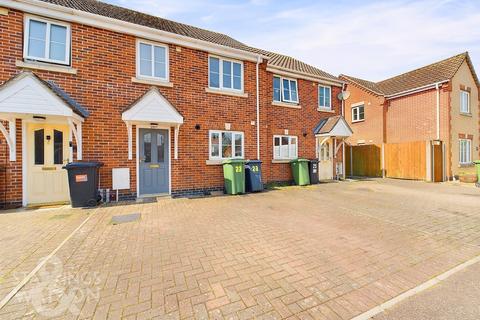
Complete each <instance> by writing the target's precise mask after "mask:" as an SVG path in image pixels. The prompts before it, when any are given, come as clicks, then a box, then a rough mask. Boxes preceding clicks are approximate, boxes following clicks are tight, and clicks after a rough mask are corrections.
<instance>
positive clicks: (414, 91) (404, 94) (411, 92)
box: [385, 79, 450, 100]
mask: <svg viewBox="0 0 480 320" xmlns="http://www.w3.org/2000/svg"><path fill="white" fill-rule="evenodd" d="M449 81H450V80H448V79H447V80H443V81H439V82H435V83H431V84H427V85H425V86H421V87H417V88H413V89H409V90H405V91H402V92H398V93H395V94H391V95H386V96H385V99H387V100H390V99H395V98H399V97H403V96H407V95H409V94H413V93H417V92H421V91H425V90H429V89H435V88H436V87H437V86H438V85H440V84H443V83H447V82H449Z"/></svg>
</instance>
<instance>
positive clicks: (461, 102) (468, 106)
mask: <svg viewBox="0 0 480 320" xmlns="http://www.w3.org/2000/svg"><path fill="white" fill-rule="evenodd" d="M464 94H466V95H467V111H465V110H463V95H464ZM460 113H463V114H470V92H468V91H466V90H460Z"/></svg>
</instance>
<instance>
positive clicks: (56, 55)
mask: <svg viewBox="0 0 480 320" xmlns="http://www.w3.org/2000/svg"><path fill="white" fill-rule="evenodd" d="M70 32H71V31H70V25H69V24H67V23H63V22H56V21H52V20H48V19H44V18H37V17H31V16H27V17H26V18H25V26H24V40H23V57H24V58H25V59H27V60H35V61H42V62H51V63H57V64H64V65H70V46H71V35H70Z"/></svg>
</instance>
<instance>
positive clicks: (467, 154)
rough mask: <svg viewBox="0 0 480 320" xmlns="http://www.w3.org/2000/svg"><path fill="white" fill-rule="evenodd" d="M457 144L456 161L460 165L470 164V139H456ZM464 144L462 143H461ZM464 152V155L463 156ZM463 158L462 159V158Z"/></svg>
mask: <svg viewBox="0 0 480 320" xmlns="http://www.w3.org/2000/svg"><path fill="white" fill-rule="evenodd" d="M458 142H459V143H458V145H459V155H458V163H459V164H461V165H465V164H471V163H472V140H471V139H458ZM464 143H465V144H466V145H463V144H464ZM463 152H465V157H464V156H463ZM462 158H464V159H462Z"/></svg>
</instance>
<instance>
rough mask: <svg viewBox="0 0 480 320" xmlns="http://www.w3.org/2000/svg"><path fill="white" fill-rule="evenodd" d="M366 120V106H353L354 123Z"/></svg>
mask: <svg viewBox="0 0 480 320" xmlns="http://www.w3.org/2000/svg"><path fill="white" fill-rule="evenodd" d="M363 120H365V105H364V104H360V105H356V106H352V122H359V121H363Z"/></svg>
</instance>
